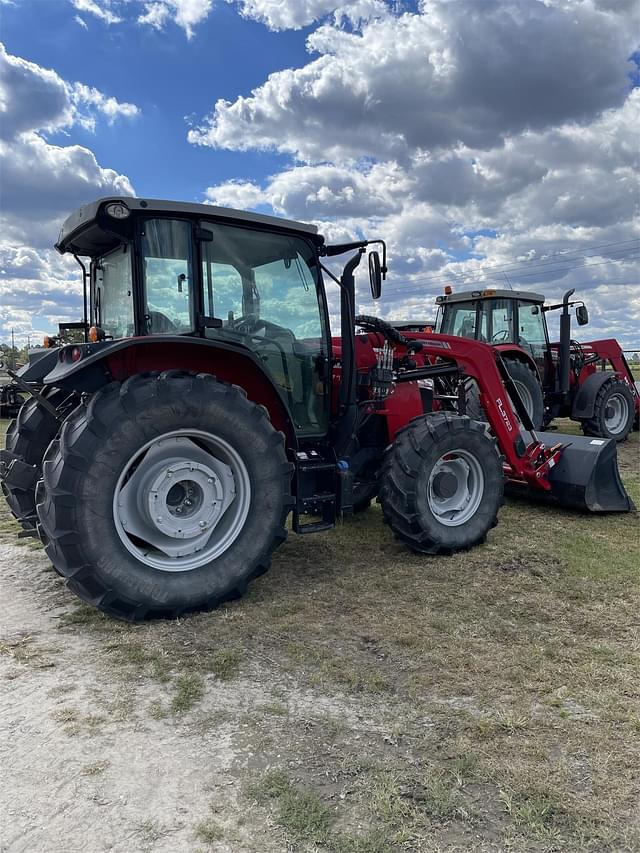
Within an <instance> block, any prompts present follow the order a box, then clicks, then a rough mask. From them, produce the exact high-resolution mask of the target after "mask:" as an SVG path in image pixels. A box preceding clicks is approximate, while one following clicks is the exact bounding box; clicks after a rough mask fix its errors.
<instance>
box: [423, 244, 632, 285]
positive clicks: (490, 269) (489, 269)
mask: <svg viewBox="0 0 640 853" xmlns="http://www.w3.org/2000/svg"><path fill="white" fill-rule="evenodd" d="M622 243H634V244H635V245H634V246H630V247H628V248H625V249H616V250H614V251H613V252H610V253H609V254H610V255H612V256H617V255H620V254H622V255H625V254H626V253H628V252H635V251H637V249H638V248H639V247H640V242H639V241H638V240H625V241H619V243H617V244H614V243H611V244H609V245H610V246H612V245H621V244H622ZM595 248H602V246H601V247H595V246H594V247H592V249H595ZM558 254H561V253H558ZM571 254H574V255H576V257H575V258H571V257H566V256H565V257H563V259H562V260H556V261H551V260H541V261H530V262H523V263H524V265H523V263H521V264H520V265H519V266H513V265H511V266H486V267H482V268H480V269H477V270H472V271H469V272H453V271H450V272H446V273H435V274H434V275H427V276H418V277H416V278H414V279H411V283H413V282H434V283H436V282H439V281H441V280H443V279H451V278H472V277H478V276H482V277H484V276H485V274H486V273H495V274H496V275H497V274H499V273H505V272H506V273H513V274H517V273H519V272H521V271H522V270H530V269H534V270H538V269H539V268H541V267H548V266H556V265H558V264H562V263H565V262H566V261H572V260H578V259H579V258H589V257H593V256H592V255H585V254H582V253H579V252H578V250H574V251H573V252H571ZM596 257H597V256H596ZM467 260H477V259H476V258H469V259H467ZM615 260H619V258H617V257H612V261H611V262H613V261H615ZM451 263H465V261H452V262H451Z"/></svg>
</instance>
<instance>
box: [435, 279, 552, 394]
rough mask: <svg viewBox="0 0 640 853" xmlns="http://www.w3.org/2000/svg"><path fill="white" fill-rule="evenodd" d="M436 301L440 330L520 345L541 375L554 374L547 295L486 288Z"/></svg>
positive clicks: (508, 346)
mask: <svg viewBox="0 0 640 853" xmlns="http://www.w3.org/2000/svg"><path fill="white" fill-rule="evenodd" d="M436 302H437V305H438V316H437V319H436V330H437V331H438V332H439V333H440V334H443V335H456V336H458V337H464V338H472V339H474V340H476V341H482V342H483V343H490V344H492V345H494V346H497V347H498V348H499V349H501V350H503V351H508V350H510V349H513V348H514V347H518V348H520V349H522V350H524V351H525V352H526V353H527V354H528V355H529V356H530V358H531V360H532V361H533V363H534V364H535V366H536V369H537V371H538V374H539V375H540V376H541V377H543V378H544V377H548V376H549V375H550V374H551V372H552V369H553V368H552V362H551V359H552V357H551V348H550V344H549V336H548V331H547V324H546V322H545V315H544V309H543V306H544V296H542V295H540V294H538V293H528V292H527V291H517V290H495V289H487V290H473V291H471V292H468V291H467V292H465V293H451V294H446V295H444V296H438V297H437V299H436ZM543 381H544V380H543Z"/></svg>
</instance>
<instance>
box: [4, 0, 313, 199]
mask: <svg viewBox="0 0 640 853" xmlns="http://www.w3.org/2000/svg"><path fill="white" fill-rule="evenodd" d="M79 16H81V17H82V20H84V21H85V23H86V25H87V30H86V31H85V30H84V29H83V28H82V27H81V26H80V25H79V24H78V23H77V22H76V18H77V17H79ZM27 22H28V26H25V24H27ZM2 32H3V39H4V42H5V46H6V48H7V50H8V51H9V52H10V53H13V54H16V55H18V56H22V57H24V58H25V59H29V60H30V61H31V62H35V63H37V64H38V65H40V66H42V67H44V68H54V69H55V70H56V71H57V72H58V74H60V76H61V77H63V78H64V79H65V80H81V81H82V82H83V83H86V84H87V85H89V86H95V87H96V88H98V89H100V90H101V91H103V92H105V93H109V95H112V96H113V97H115V98H117V99H118V100H119V101H128V102H131V103H134V104H136V105H137V106H138V107H139V108H140V110H141V113H142V115H141V117H140V119H139V120H136V121H135V122H133V123H132V124H131V126H130V127H128V128H126V129H124V128H123V127H122V126H121V125H118V124H114V125H113V126H111V127H109V126H103V127H101V128H100V132H99V133H91V132H88V131H84V130H83V129H82V128H81V127H79V128H74V130H73V132H72V134H71V136H69V135H68V133H69V131H64V132H61V133H56V134H50V135H49V137H48V138H49V139H50V140H51V142H54V143H56V144H65V143H68V141H72V142H77V143H79V144H81V145H86V146H87V147H89V148H91V150H92V151H94V153H95V154H96V156H97V158H98V161H99V162H101V163H108V164H109V166H110V167H111V168H113V169H116V170H117V171H118V172H121V173H123V174H126V175H129V176H130V177H131V178H132V180H133V179H135V188H136V190H137V192H138V194H139V195H149V196H153V197H163V198H164V197H166V198H196V197H199V196H200V195H201V193H202V190H203V187H204V186H207V185H208V184H212V183H217V182H219V181H224V180H227V179H230V178H235V177H238V176H243V177H246V178H248V179H259V178H261V177H262V176H263V175H265V174H270V173H271V172H272V171H275V170H277V168H278V166H279V165H281V161H282V160H283V159H284V158H282V157H279V156H278V155H274V154H272V153H266V152H263V153H255V152H247V153H243V154H238V153H235V152H227V151H216V152H212V151H211V150H202V149H199V148H197V147H195V146H193V145H189V144H188V143H187V140H186V131H187V125H186V122H185V118H186V117H189V116H194V117H198V118H201V117H202V115H203V114H204V113H205V112H207V111H208V110H209V109H210V108H211V107H212V106H213V104H214V102H215V101H216V100H217V99H218V98H225V99H228V100H232V99H234V98H235V97H236V96H237V95H238V94H243V93H247V94H248V93H249V92H250V91H251V89H252V88H254V87H255V86H259V85H260V83H262V82H263V80H264V79H265V78H266V77H267V76H268V74H270V73H271V72H272V71H276V70H280V69H282V68H289V67H292V66H297V65H300V64H304V62H305V61H306V60H307V59H308V54H307V52H306V49H305V37H306V31H305V30H302V31H285V32H270V31H269V30H268V29H267V28H266V27H265V26H264V25H263V24H260V23H257V22H255V21H250V20H246V19H245V18H242V17H241V16H240V15H238V14H237V11H236V10H235V9H234V8H233V7H232V6H230V5H228V4H226V3H220V4H217V5H216V6H214V7H213V9H212V11H211V13H210V15H209V16H208V17H207V18H206V19H205V20H204V21H203V22H202V23H201V24H200V25H199V26H198V28H197V30H196V32H195V33H194V35H193V37H192V38H191V39H190V40H187V38H186V36H185V33H184V32H183V31H182V30H181V29H180V28H179V27H178V26H176V25H169V26H168V27H167V30H166V31H162V32H158V31H157V30H154V29H152V28H150V27H142V26H140V25H139V24H138V23H136V19H135V17H131V18H128V19H126V18H125V19H124V20H123V22H122V23H121V24H118V25H117V26H105V24H104V23H103V22H101V21H100V20H97V19H96V18H95V17H94V16H92V15H88V14H86V13H84V14H82V13H79V12H78V11H77V10H76V9H75V8H74V7H73V5H72V4H71V3H69V2H66V1H65V0H22V2H21V3H20V4H19V5H18V4H16V5H15V6H13V5H8V6H5V7H4V8H3V10H2ZM168 164H170V168H167V165H168Z"/></svg>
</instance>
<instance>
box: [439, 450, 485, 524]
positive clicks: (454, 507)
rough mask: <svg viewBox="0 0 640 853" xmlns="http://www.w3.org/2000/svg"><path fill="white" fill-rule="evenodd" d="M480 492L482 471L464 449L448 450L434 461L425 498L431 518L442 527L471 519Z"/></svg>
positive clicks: (480, 495)
mask: <svg viewBox="0 0 640 853" xmlns="http://www.w3.org/2000/svg"><path fill="white" fill-rule="evenodd" d="M483 495H484V472H483V470H482V466H481V465H480V463H479V462H478V459H477V458H476V457H475V456H474V455H473V454H472V453H469V451H467V450H450V451H448V452H447V453H445V454H443V455H442V456H441V457H440V458H439V459H438V461H437V462H436V463H435V465H434V466H433V468H432V469H431V473H430V474H429V481H428V483H427V501H428V503H429V509H430V510H431V512H432V513H433V515H434V517H435V518H436V519H437V520H438V521H439V522H440V523H441V524H444V525H445V526H446V527H458V526H459V525H461V524H465V523H466V522H467V521H469V519H470V518H472V517H473V516H474V515H475V513H476V511H477V509H478V507H479V506H480V503H481V501H482V497H483Z"/></svg>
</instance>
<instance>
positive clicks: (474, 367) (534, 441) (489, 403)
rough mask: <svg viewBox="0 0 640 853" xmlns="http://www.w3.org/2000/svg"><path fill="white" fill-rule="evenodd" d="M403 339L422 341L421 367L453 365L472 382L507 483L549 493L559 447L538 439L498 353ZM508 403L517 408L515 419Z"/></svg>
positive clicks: (440, 340)
mask: <svg viewBox="0 0 640 853" xmlns="http://www.w3.org/2000/svg"><path fill="white" fill-rule="evenodd" d="M406 336H407V338H410V339H412V340H419V341H420V342H421V343H422V350H421V352H420V355H421V356H422V358H423V359H424V364H425V366H426V365H427V364H428V365H430V366H433V367H434V368H435V367H437V366H441V367H442V368H443V372H444V370H445V369H447V368H448V369H450V367H451V362H453V363H454V364H455V366H456V368H457V370H458V372H459V374H460V376H461V377H469V378H471V379H473V380H474V381H475V382H476V384H477V386H478V391H479V397H480V404H481V405H482V408H483V409H484V412H485V415H486V417H487V420H488V422H489V425H490V427H491V430H492V432H493V433H494V435H495V436H496V438H497V440H498V444H499V446H500V451H501V453H502V454H503V455H504V457H505V469H506V472H507V476H508V477H509V479H512V480H516V481H520V482H522V483H527V484H528V485H532V486H534V487H535V488H537V489H544V490H547V491H548V490H550V489H551V485H550V483H549V480H548V473H549V470H550V468H552V467H553V466H554V465H555V464H556V462H557V461H558V459H559V457H560V453H561V445H560V444H556V446H554V447H551V448H547V447H546V446H545V445H544V444H543V443H542V442H541V441H539V440H538V438H537V436H536V434H535V432H534V431H533V429H532V428H531V427H532V424H531V422H530V420H529V417H528V415H527V412H526V409H525V407H524V405H523V404H522V401H521V400H520V398H519V396H518V392H517V389H516V388H515V386H514V385H513V383H512V381H511V378H510V376H509V373H508V371H507V370H506V368H505V367H504V365H503V363H502V358H501V356H500V353H498V352H496V350H495V348H494V347H492V346H489V344H485V343H482V342H481V341H475V340H471V339H469V338H459V337H454V336H451V335H436V334H426V333H418V332H416V333H407V335H406ZM447 362H449V364H448V365H447ZM417 370H419V368H417ZM411 373H412V371H406V372H405V374H404V376H402V380H404V381H407V380H408V379H409V376H410V374H411ZM398 378H399V379H400V375H399V377H398ZM512 401H513V402H512ZM514 405H515V406H517V407H518V409H519V411H518V415H516V412H515V411H514ZM518 416H519V417H520V422H521V423H523V424H524V425H525V427H529V430H528V433H523V431H522V430H521V429H520V424H519V422H518Z"/></svg>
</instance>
